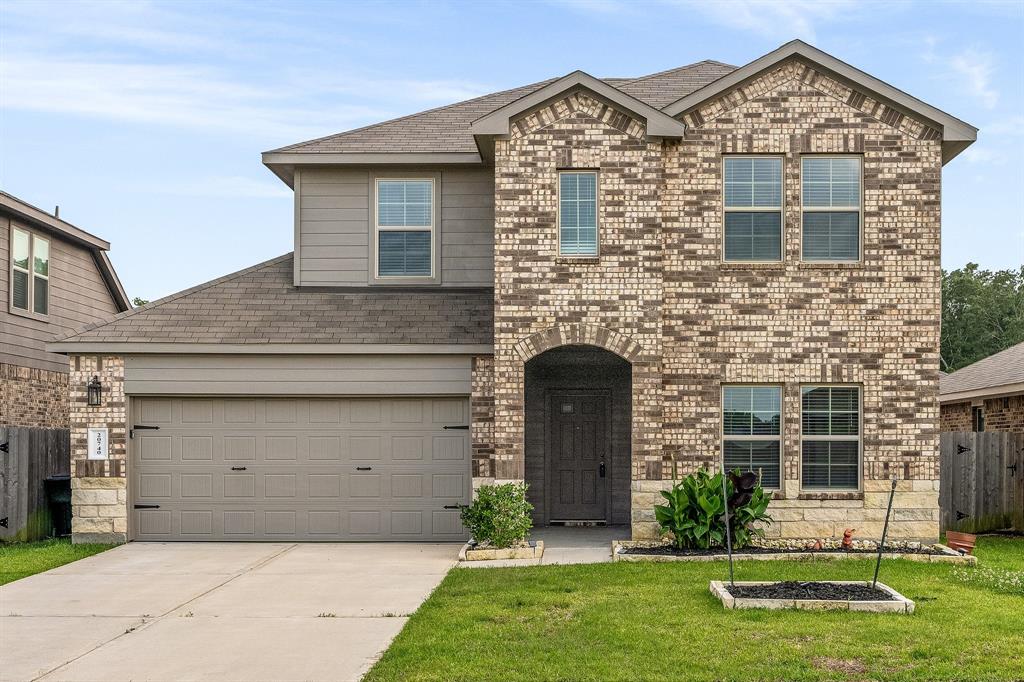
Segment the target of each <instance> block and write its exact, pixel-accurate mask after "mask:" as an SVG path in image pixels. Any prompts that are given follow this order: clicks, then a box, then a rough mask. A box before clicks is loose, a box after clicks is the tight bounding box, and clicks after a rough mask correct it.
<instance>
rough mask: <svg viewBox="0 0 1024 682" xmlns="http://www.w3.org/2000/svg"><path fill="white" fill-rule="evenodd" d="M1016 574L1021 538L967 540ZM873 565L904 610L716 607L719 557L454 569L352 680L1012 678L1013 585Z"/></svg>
mask: <svg viewBox="0 0 1024 682" xmlns="http://www.w3.org/2000/svg"><path fill="white" fill-rule="evenodd" d="M976 553H977V554H978V556H979V557H980V559H981V561H982V562H983V564H985V565H989V566H993V567H998V568H1000V569H1004V570H1012V571H1024V539H1019V538H1018V539H1008V538H981V539H979V542H978V547H977V549H976ZM873 568H874V564H873V562H871V561H867V560H864V561H861V560H857V561H853V560H845V561H836V562H814V563H804V562H800V563H796V562H742V563H738V564H737V578H738V579H740V580H769V579H771V580H775V579H797V580H810V579H824V580H859V579H870V578H871V574H872V571H873ZM953 570H954V569H953V568H952V567H950V566H948V565H941V564H921V563H914V562H909V561H899V560H888V561H885V562H884V563H883V565H882V571H881V575H880V580H881V581H882V582H885V583H886V584H888V585H891V586H892V587H894V588H896V589H897V590H899V591H900V592H902V593H903V594H904V595H906V596H908V597H910V598H911V599H914V600H915V601H916V602H917V612H916V613H914V614H913V615H909V616H907V615H895V614H872V613H850V612H848V613H815V612H801V611H727V610H725V609H723V608H722V606H721V604H720V603H719V602H718V601H716V600H715V599H714V598H713V597H712V596H711V594H710V593H709V592H708V581H710V580H712V579H722V578H724V577H725V575H726V572H727V567H726V564H725V563H721V562H718V563H713V564H708V563H673V564H631V563H616V564H599V565H590V566H538V567H529V568H508V569H497V568H494V569H476V570H465V569H459V570H454V571H452V572H451V573H449V575H448V576H447V578H445V580H444V581H443V582H442V583H441V585H440V586H439V587H438V588H437V590H435V592H434V594H433V595H432V596H431V597H430V599H428V600H427V601H426V602H425V603H424V604H423V605H422V606H421V607H420V609H419V610H418V611H417V612H416V613H415V614H414V615H413V616H412V618H411V619H410V620H409V623H408V624H407V625H406V627H405V629H404V630H403V631H402V632H401V633H400V634H399V636H398V637H397V638H396V639H395V641H394V643H393V644H392V645H391V647H390V648H389V649H388V650H387V652H385V654H384V655H383V657H382V658H381V660H380V661H379V662H378V663H377V664H376V665H375V666H374V667H373V669H372V670H371V671H370V673H369V674H368V676H367V677H366V680H368V681H370V682H380V681H382V680H538V679H539V680H679V679H686V680H851V679H855V680H864V679H868V680H908V681H909V680H1020V679H1022V678H1024V627H1022V626H1021V624H1022V622H1024V620H1022V615H1021V614H1024V596H1017V595H1012V594H1005V593H1002V592H1000V591H998V590H996V589H992V588H990V587H988V586H986V585H984V584H983V583H981V582H979V583H978V584H974V583H964V582H963V581H959V580H955V579H954V578H953V576H952V571H953Z"/></svg>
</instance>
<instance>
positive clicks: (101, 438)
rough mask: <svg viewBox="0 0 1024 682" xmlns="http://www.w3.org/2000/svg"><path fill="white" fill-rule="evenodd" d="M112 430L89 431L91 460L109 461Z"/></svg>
mask: <svg viewBox="0 0 1024 682" xmlns="http://www.w3.org/2000/svg"><path fill="white" fill-rule="evenodd" d="M109 442H110V429H89V459H107V452H108V444H109Z"/></svg>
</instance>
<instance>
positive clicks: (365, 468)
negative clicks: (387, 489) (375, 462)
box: [356, 467, 373, 471]
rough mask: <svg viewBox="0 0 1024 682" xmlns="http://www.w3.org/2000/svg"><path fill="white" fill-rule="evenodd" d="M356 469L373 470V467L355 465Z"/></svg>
mask: <svg viewBox="0 0 1024 682" xmlns="http://www.w3.org/2000/svg"><path fill="white" fill-rule="evenodd" d="M356 471H373V467H356Z"/></svg>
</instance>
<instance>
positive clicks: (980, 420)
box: [971, 405, 985, 433]
mask: <svg viewBox="0 0 1024 682" xmlns="http://www.w3.org/2000/svg"><path fill="white" fill-rule="evenodd" d="M971 429H973V430H974V431H975V432H977V433H981V432H982V431H984V430H985V408H984V407H983V406H982V405H975V406H974V407H972V408H971Z"/></svg>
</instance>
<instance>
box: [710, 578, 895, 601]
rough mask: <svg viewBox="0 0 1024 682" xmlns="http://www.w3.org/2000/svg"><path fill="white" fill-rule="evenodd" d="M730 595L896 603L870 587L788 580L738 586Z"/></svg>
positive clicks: (746, 597) (892, 598) (730, 588)
mask: <svg viewBox="0 0 1024 682" xmlns="http://www.w3.org/2000/svg"><path fill="white" fill-rule="evenodd" d="M729 594H731V595H732V596H734V597H742V598H744V599H829V600H835V601H895V599H894V597H893V596H892V595H891V594H889V593H888V592H884V591H882V590H879V589H877V588H874V587H871V586H870V585H864V584H856V585H837V584H836V583H819V582H807V583H801V582H797V581H795V580H787V581H785V582H780V583H770V584H768V585H736V586H733V587H729Z"/></svg>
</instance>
